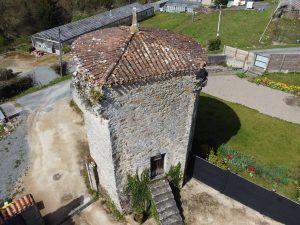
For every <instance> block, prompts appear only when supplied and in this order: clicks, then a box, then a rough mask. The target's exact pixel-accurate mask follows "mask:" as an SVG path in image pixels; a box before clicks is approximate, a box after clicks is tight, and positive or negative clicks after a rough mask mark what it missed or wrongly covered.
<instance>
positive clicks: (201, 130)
mask: <svg viewBox="0 0 300 225" xmlns="http://www.w3.org/2000/svg"><path fill="white" fill-rule="evenodd" d="M240 128H241V123H240V119H239V117H238V115H237V114H236V113H235V112H234V111H233V109H232V108H230V107H229V106H228V105H227V104H226V103H224V102H222V101H220V100H218V99H215V98H213V97H209V96H201V97H200V100H199V105H198V109H197V120H196V126H195V132H194V140H193V146H192V152H193V153H194V154H195V155H197V156H201V157H204V158H205V157H207V155H208V153H209V151H210V149H213V150H214V151H216V150H217V149H218V148H219V147H220V146H221V145H222V144H225V143H227V142H228V141H229V140H230V138H231V137H233V136H235V135H236V134H237V132H238V131H239V129H240Z"/></svg>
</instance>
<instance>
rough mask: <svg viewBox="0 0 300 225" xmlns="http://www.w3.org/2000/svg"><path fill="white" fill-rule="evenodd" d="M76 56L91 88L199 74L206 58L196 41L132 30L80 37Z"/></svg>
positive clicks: (162, 32) (108, 30)
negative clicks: (186, 72) (179, 74)
mask: <svg viewBox="0 0 300 225" xmlns="http://www.w3.org/2000/svg"><path fill="white" fill-rule="evenodd" d="M72 54H73V56H74V59H75V61H76V62H77V64H78V66H79V70H80V72H81V74H78V76H85V78H84V79H85V80H87V81H88V82H89V83H90V84H92V85H96V86H101V85H104V84H108V85H118V84H128V83H133V82H136V81H144V80H147V79H149V78H153V77H156V78H159V77H162V76H163V75H168V74H171V73H180V72H184V71H199V70H200V69H202V68H203V67H204V66H205V64H206V60H207V59H206V54H205V52H204V51H203V49H202V48H201V46H200V45H199V44H198V42H197V41H195V40H194V39H192V38H190V37H187V36H184V35H180V34H177V33H174V32H170V31H166V30H158V29H152V28H142V29H141V30H140V31H139V32H137V33H135V34H133V35H132V34H131V33H130V30H129V27H124V26H123V27H114V28H106V29H101V30H98V31H95V32H92V33H89V34H86V35H84V36H81V37H79V38H78V39H77V40H76V41H75V42H74V43H73V46H72Z"/></svg>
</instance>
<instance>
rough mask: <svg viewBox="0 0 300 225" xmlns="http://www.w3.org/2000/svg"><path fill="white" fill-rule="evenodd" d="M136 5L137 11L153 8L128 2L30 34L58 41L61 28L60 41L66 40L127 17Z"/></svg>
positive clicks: (34, 36)
mask: <svg viewBox="0 0 300 225" xmlns="http://www.w3.org/2000/svg"><path fill="white" fill-rule="evenodd" d="M133 7H136V9H137V13H139V12H142V11H145V10H147V9H150V8H153V6H151V5H141V4H139V3H133V4H129V5H126V6H123V7H119V8H116V9H112V10H111V12H109V11H106V12H103V13H100V14H97V15H95V16H92V17H89V18H86V19H83V20H79V21H76V22H73V23H68V24H65V25H62V26H59V27H54V28H51V29H49V30H45V31H42V32H39V33H36V34H34V35H32V37H33V38H42V39H47V40H53V41H56V42H59V37H58V29H61V42H65V41H68V40H70V39H73V38H75V37H78V36H80V35H82V34H85V33H88V32H91V31H94V30H97V29H99V28H101V27H103V26H106V25H108V24H111V23H114V22H116V21H119V20H121V19H123V18H127V17H129V16H131V15H132V8H133Z"/></svg>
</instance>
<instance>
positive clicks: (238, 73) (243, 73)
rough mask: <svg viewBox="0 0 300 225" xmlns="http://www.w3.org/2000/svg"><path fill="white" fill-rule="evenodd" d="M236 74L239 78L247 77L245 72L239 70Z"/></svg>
mask: <svg viewBox="0 0 300 225" xmlns="http://www.w3.org/2000/svg"><path fill="white" fill-rule="evenodd" d="M236 75H237V76H238V77H239V78H246V77H247V74H246V73H245V72H237V73H236Z"/></svg>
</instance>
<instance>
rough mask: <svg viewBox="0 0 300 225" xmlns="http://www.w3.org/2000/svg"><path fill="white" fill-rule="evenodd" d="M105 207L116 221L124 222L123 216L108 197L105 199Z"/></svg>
mask: <svg viewBox="0 0 300 225" xmlns="http://www.w3.org/2000/svg"><path fill="white" fill-rule="evenodd" d="M105 205H106V207H107V209H108V210H109V212H110V213H111V214H112V215H113V216H114V218H115V219H116V220H118V221H122V220H124V216H123V214H122V213H121V212H120V211H119V210H118V209H117V207H116V205H115V203H114V202H113V201H112V200H111V199H110V198H109V197H107V199H106V201H105Z"/></svg>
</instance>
